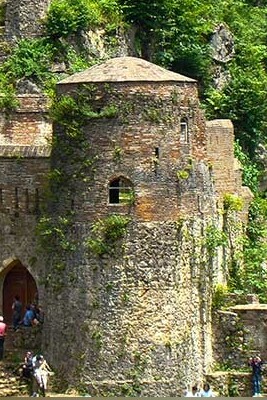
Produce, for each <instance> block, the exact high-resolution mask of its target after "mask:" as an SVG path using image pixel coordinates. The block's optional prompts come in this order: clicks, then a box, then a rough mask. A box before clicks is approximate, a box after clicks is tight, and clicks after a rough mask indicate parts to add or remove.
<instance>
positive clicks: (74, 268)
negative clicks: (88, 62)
mask: <svg viewBox="0 0 267 400" xmlns="http://www.w3.org/2000/svg"><path fill="white" fill-rule="evenodd" d="M129 62H130V60H129ZM132 62H135V61H134V60H132ZM150 68H151V69H152V70H153V65H152V64H151V65H150ZM86 85H87V86H88V88H89V89H90V87H91V86H92V82H90V81H89V82H88V84H86V83H85V86H86ZM93 85H94V87H95V89H94V96H93V97H91V100H90V104H89V105H90V107H91V108H92V109H93V110H94V111H95V112H101V110H103V109H104V108H105V107H106V106H110V105H113V106H115V107H116V108H117V110H118V111H117V114H116V115H115V116H113V117H112V118H97V119H88V123H86V124H85V125H84V126H83V129H82V130H83V133H84V135H85V138H86V141H85V143H86V146H85V147H83V148H82V149H81V148H79V147H78V146H77V143H76V145H75V144H73V142H72V141H71V139H70V137H68V135H67V134H66V132H65V131H64V129H63V128H62V126H59V125H56V126H55V127H54V131H53V135H54V136H55V137H56V138H57V139H58V140H60V145H59V146H55V147H53V149H52V151H51V156H50V147H49V140H50V141H51V135H52V125H51V122H50V121H49V119H48V117H47V115H48V114H47V106H46V104H45V102H44V99H43V98H42V97H38V96H28V97H27V96H24V97H22V98H20V101H21V103H20V107H19V109H18V110H17V111H14V112H13V113H12V114H11V115H10V116H9V117H7V116H6V115H4V114H2V116H1V121H2V122H1V132H0V189H1V192H0V195H1V196H2V197H1V196H0V207H1V210H0V211H1V214H0V216H1V230H2V232H1V250H0V263H1V264H0V265H2V267H1V275H0V277H1V283H2V285H3V283H4V277H5V273H6V271H7V269H8V268H10V265H12V262H13V261H14V260H16V259H19V260H20V261H21V262H22V263H23V265H25V266H26V267H27V268H28V270H29V271H30V273H31V274H32V275H33V277H34V279H35V280H36V283H37V287H38V291H39V297H40V300H41V303H42V304H43V305H44V308H45V312H46V322H45V325H44V334H43V339H42V340H43V344H42V345H43V350H44V352H45V354H46V355H47V358H48V359H49V361H50V364H51V365H53V367H54V368H56V369H58V371H59V372H60V373H61V374H62V376H64V378H65V379H66V380H67V381H68V382H69V384H72V385H77V386H81V385H83V386H84V387H85V388H86V389H89V390H90V392H91V393H93V394H96V395H103V394H104V395H123V396H124V395H133V394H140V393H141V394H142V395H143V396H152V397H153V396H155V397H158V396H162V397H165V396H173V397H174V396H177V395H178V394H181V393H182V391H183V390H184V388H185V386H187V385H190V384H191V383H192V382H194V381H198V382H201V381H202V380H203V379H204V376H205V374H206V373H208V372H209V371H210V368H211V365H212V362H213V353H212V319H211V292H212V286H213V284H214V283H216V282H217V281H220V280H222V281H224V280H225V275H223V271H222V270H221V263H222V261H224V262H226V261H227V259H226V257H227V254H225V253H222V251H221V252H218V253H217V257H214V258H211V257H210V255H209V254H208V251H207V248H206V246H205V240H206V230H207V227H208V226H209V224H210V223H215V224H217V226H218V228H222V223H223V222H222V220H221V204H222V198H223V194H224V191H225V190H227V192H229V191H231V192H234V193H238V194H241V195H242V193H243V192H242V191H243V189H242V186H241V178H240V171H238V170H236V166H235V165H236V164H235V159H234V157H233V147H232V145H233V129H232V125H231V123H230V122H229V121H213V122H210V123H208V125H207V123H206V121H205V117H204V115H203V113H202V111H201V109H200V107H199V100H198V94H197V84H196V82H194V81H181V82H179V81H171V82H170V81H168V80H167V81H159V82H155V81H149V82H139V81H138V78H136V80H135V81H132V82H126V81H121V82H120V81H119V79H118V80H117V82H109V83H107V84H105V83H104V82H102V83H93ZM81 90H84V83H83V89H82V86H81V85H79V83H78V82H76V83H65V84H64V83H61V84H59V85H58V92H59V94H70V95H73V96H76V93H77V92H78V93H79V92H80V91H81ZM184 118H186V121H187V128H188V131H187V136H186V137H185V136H183V135H182V131H181V129H182V126H181V123H182V122H183V121H184ZM47 140H48V142H47ZM63 145H64V146H63ZM66 149H68V151H67V152H66ZM116 149H117V150H118V149H119V150H120V157H119V158H118V157H116ZM85 161H92V165H90V166H89V167H88V169H86V170H83V168H84V162H85ZM89 164H90V163H89ZM51 169H56V170H58V171H60V173H61V174H62V175H63V176H65V177H67V179H65V181H64V184H62V185H56V186H52V187H51V189H52V194H54V196H52V198H49V199H48V198H47V197H46V204H44V202H43V201H42V199H44V198H45V197H44V195H45V191H46V189H47V180H48V176H49V172H50V171H51ZM81 170H83V174H81ZM85 171H86V173H85V175H84V172H85ZM118 177H124V178H125V179H127V181H129V182H130V184H131V187H132V188H133V191H134V195H135V196H134V202H133V203H131V204H120V203H110V202H109V185H110V182H112V181H113V180H114V179H115V178H118ZM222 181H223V183H222ZM53 191H54V193H53ZM48 200H49V201H48ZM39 205H42V206H44V205H46V206H48V208H46V212H48V216H49V217H50V218H51V219H52V221H54V222H55V221H58V219H59V217H62V218H63V219H64V218H66V219H68V220H70V221H71V225H70V226H69V227H68V228H67V229H66V232H65V235H64V236H62V237H61V239H62V240H61V242H60V246H61V247H60V246H59V245H58V242H57V241H56V240H53V237H52V238H51V240H50V243H48V244H46V246H47V247H45V246H44V245H43V248H40V247H38V246H37V244H38V243H37V240H36V234H35V227H36V223H37V221H38V219H39V217H40V212H42V210H43V208H42V207H40V209H39V208H38V207H37V206H39ZM114 213H116V214H121V215H123V216H127V217H130V219H131V221H130V223H129V225H128V226H127V229H126V233H125V235H124V237H123V238H121V239H120V240H118V241H116V242H115V243H113V248H112V251H111V253H110V252H109V253H107V254H103V255H102V256H98V255H96V254H94V253H92V252H90V250H89V249H88V246H87V245H86V243H87V242H88V239H92V238H94V232H93V231H92V226H93V224H95V223H96V222H97V221H99V219H104V218H106V217H108V216H109V215H111V214H114ZM241 217H242V216H241V215H236V218H241ZM57 228H60V229H61V227H57ZM69 243H72V244H73V245H74V246H73V247H71V249H70V248H69V247H68V244H69ZM219 253H220V254H219ZM224 274H225V271H224ZM185 360H186V361H185Z"/></svg>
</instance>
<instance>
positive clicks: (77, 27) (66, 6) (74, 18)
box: [45, 0, 101, 38]
mask: <svg viewBox="0 0 267 400" xmlns="http://www.w3.org/2000/svg"><path fill="white" fill-rule="evenodd" d="M100 20H101V14H100V10H99V7H98V5H97V2H96V1H87V0H54V1H52V3H51V5H50V7H49V9H48V14H47V18H46V21H45V24H46V31H47V34H48V35H49V36H52V37H55V38H58V37H67V36H69V35H71V34H75V33H79V32H81V31H82V30H85V29H87V28H88V27H94V26H96V25H97V24H98V23H99V22H100Z"/></svg>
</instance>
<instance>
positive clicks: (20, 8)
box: [5, 0, 50, 41]
mask: <svg viewBox="0 0 267 400" xmlns="http://www.w3.org/2000/svg"><path fill="white" fill-rule="evenodd" d="M49 4H50V0H42V1H40V0H24V1H21V0H7V2H6V22H5V38H6V40H8V41H17V40H19V39H25V38H34V37H37V36H41V35H42V34H43V31H42V29H41V20H42V18H44V17H45V14H46V11H47V7H48V5H49Z"/></svg>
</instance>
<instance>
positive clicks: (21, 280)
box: [3, 261, 38, 324]
mask: <svg viewBox="0 0 267 400" xmlns="http://www.w3.org/2000/svg"><path fill="white" fill-rule="evenodd" d="M37 293H38V292H37V286H36V283H35V280H34V279H33V277H32V275H31V274H30V273H29V271H28V270H27V268H25V267H24V266H23V265H22V264H21V262H20V261H17V262H16V263H15V265H14V266H13V267H12V268H11V269H10V270H9V271H8V272H7V274H6V276H5V279H4V284H3V315H4V318H5V321H6V322H7V323H8V324H11V323H12V303H13V299H14V296H16V295H18V296H19V297H20V300H21V302H22V305H23V312H24V310H25V307H26V305H27V304H29V303H32V302H34V301H36V297H37Z"/></svg>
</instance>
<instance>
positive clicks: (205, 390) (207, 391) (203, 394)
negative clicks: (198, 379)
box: [200, 383, 215, 397]
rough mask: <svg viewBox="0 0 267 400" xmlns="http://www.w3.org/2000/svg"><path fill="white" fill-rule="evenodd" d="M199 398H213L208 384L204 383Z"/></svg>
mask: <svg viewBox="0 0 267 400" xmlns="http://www.w3.org/2000/svg"><path fill="white" fill-rule="evenodd" d="M200 396H201V397H215V396H214V394H213V392H212V390H211V388H210V385H209V384H208V383H204V385H203V389H202V390H201V392H200Z"/></svg>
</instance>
